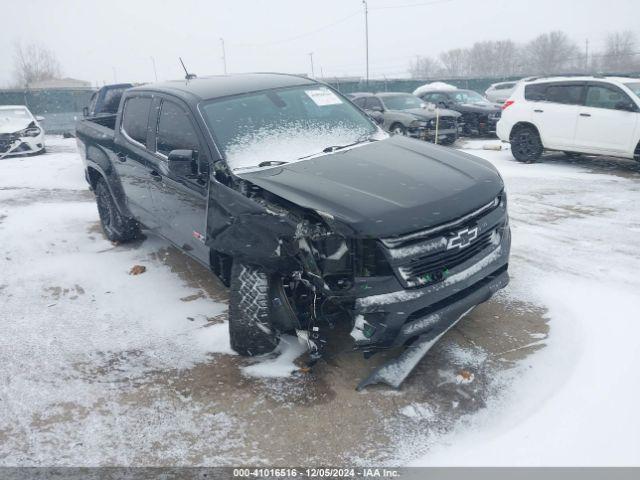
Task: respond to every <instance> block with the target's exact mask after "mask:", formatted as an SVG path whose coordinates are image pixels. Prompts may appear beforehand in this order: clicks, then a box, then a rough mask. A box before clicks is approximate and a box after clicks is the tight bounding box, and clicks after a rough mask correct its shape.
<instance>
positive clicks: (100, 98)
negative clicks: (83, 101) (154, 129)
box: [83, 83, 133, 117]
mask: <svg viewBox="0 0 640 480" xmlns="http://www.w3.org/2000/svg"><path fill="white" fill-rule="evenodd" d="M131 87H133V84H132V83H116V84H113V85H105V86H103V87H101V88H100V89H98V91H96V92H94V93H93V95H91V98H90V99H89V106H87V107H84V109H83V114H84V116H85V117H95V116H97V115H113V114H114V113H116V112H117V111H118V107H119V106H120V99H121V98H122V94H123V93H124V92H125V90H128V89H129V88H131Z"/></svg>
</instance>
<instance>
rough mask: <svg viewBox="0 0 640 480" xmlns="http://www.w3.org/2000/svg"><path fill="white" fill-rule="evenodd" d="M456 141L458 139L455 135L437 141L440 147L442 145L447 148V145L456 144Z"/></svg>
mask: <svg viewBox="0 0 640 480" xmlns="http://www.w3.org/2000/svg"><path fill="white" fill-rule="evenodd" d="M457 139H458V136H457V135H447V138H445V139H443V140H439V141H438V143H439V144H440V145H444V146H447V147H448V146H449V145H453V144H454V143H456V140H457Z"/></svg>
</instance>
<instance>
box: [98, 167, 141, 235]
mask: <svg viewBox="0 0 640 480" xmlns="http://www.w3.org/2000/svg"><path fill="white" fill-rule="evenodd" d="M95 192H96V203H97V204H98V215H100V223H101V224H102V230H103V231H104V234H105V235H106V237H107V238H108V239H109V240H111V241H112V242H120V243H124V242H128V241H130V240H133V239H135V238H136V237H138V236H139V234H140V226H139V225H138V222H136V221H135V220H134V219H133V218H128V217H125V216H124V215H122V214H121V213H120V211H119V210H118V207H117V206H116V204H115V201H114V200H113V197H112V196H111V192H110V191H109V187H108V186H107V182H106V181H105V180H104V179H103V178H100V179H98V182H97V183H96V188H95Z"/></svg>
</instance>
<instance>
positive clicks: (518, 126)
mask: <svg viewBox="0 0 640 480" xmlns="http://www.w3.org/2000/svg"><path fill="white" fill-rule="evenodd" d="M522 127H531V128H533V129H534V130H535V131H536V133H537V134H538V136H540V132H539V131H538V127H536V126H535V125H534V124H533V123H530V122H518V123H516V124H515V125H514V126H513V127H512V128H511V132H510V133H509V141H511V140H512V139H513V135H514V134H515V133H516V132H517V131H518V130H519V129H521V128H522ZM540 140H542V139H540Z"/></svg>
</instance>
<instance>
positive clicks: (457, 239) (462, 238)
mask: <svg viewBox="0 0 640 480" xmlns="http://www.w3.org/2000/svg"><path fill="white" fill-rule="evenodd" d="M476 238H478V227H473V228H464V229H462V230H460V231H459V232H458V233H456V234H455V235H454V236H453V237H451V238H449V239H448V240H447V250H451V249H453V248H460V249H462V248H465V247H468V246H469V245H471V242H473V241H474V240H475V239H476Z"/></svg>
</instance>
